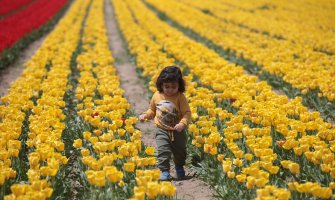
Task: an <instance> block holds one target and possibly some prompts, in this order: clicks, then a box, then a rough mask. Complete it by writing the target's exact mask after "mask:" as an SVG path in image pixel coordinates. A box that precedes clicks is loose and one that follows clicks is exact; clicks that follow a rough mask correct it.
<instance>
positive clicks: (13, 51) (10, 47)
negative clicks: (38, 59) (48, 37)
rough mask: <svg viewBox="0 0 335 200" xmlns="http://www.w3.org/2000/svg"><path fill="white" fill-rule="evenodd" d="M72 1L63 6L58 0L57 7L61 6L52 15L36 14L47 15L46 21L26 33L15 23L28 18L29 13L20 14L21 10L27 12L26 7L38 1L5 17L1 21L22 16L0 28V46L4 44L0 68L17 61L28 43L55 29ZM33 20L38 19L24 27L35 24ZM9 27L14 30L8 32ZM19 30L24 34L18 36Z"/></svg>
mask: <svg viewBox="0 0 335 200" xmlns="http://www.w3.org/2000/svg"><path fill="white" fill-rule="evenodd" d="M70 2H71V1H65V3H64V2H63V4H62V5H61V6H60V5H59V3H60V2H57V5H58V6H57V7H59V8H58V10H57V11H56V12H54V13H53V14H52V15H50V17H46V16H45V15H46V14H45V13H44V14H43V16H35V17H37V18H38V17H41V18H43V17H44V18H45V17H46V19H45V22H43V23H42V24H40V25H39V26H37V27H34V28H33V29H30V31H28V32H26V33H23V31H22V30H23V29H21V27H17V26H16V25H15V24H16V23H17V22H18V21H22V19H26V18H27V17H28V16H26V14H27V15H28V14H29V13H26V14H23V16H22V14H20V13H21V12H19V11H22V12H26V11H25V10H26V9H28V8H29V7H31V6H34V5H35V4H36V3H38V1H34V2H31V4H29V6H27V7H24V8H25V9H23V8H22V10H21V9H20V10H18V11H17V12H15V13H13V14H12V15H10V16H7V17H6V18H5V19H3V20H1V21H0V23H3V21H4V22H6V21H8V20H9V21H11V20H10V19H12V18H13V16H14V18H15V16H17V15H19V16H17V18H20V20H16V21H15V22H13V23H9V24H8V23H6V24H5V25H4V27H5V28H3V29H1V30H0V40H1V41H2V42H1V45H0V46H2V47H1V49H2V50H1V51H0V69H1V70H3V69H5V68H7V67H9V66H10V65H11V64H13V63H15V61H16V60H17V59H18V58H19V55H20V54H21V53H22V51H23V50H24V49H25V48H27V47H28V45H29V44H30V43H32V42H33V41H35V40H37V39H39V38H41V37H42V36H43V35H44V34H46V33H49V32H50V31H51V30H52V29H53V27H54V26H55V25H56V23H57V22H58V21H59V20H60V18H61V17H62V16H63V14H64V13H65V11H66V10H67V8H68V7H69V6H70V4H71V3H70ZM49 3H50V2H49ZM51 3H52V2H51ZM32 4H33V5H32ZM38 4H41V3H38ZM46 5H48V4H45V6H46ZM45 6H44V7H45ZM35 7H36V6H35ZM33 10H34V11H36V10H37V8H34V9H33ZM51 10H53V9H51ZM41 12H42V11H41ZM42 13H43V12H42ZM30 14H31V15H35V14H36V13H35V14H34V12H30ZM20 15H21V16H20ZM37 18H36V19H37ZM33 21H36V20H33V19H31V22H30V23H25V24H26V25H24V27H26V26H27V25H28V24H30V25H31V24H34V22H33ZM37 21H39V20H37ZM8 27H9V28H8ZM13 27H16V29H15V30H14V29H13ZM7 29H8V30H9V29H11V30H12V32H10V33H8V31H6V30H7ZM26 30H28V29H26ZM19 32H21V33H23V35H22V34H21V36H20V37H18V34H17V33H19ZM14 33H15V34H14ZM14 35H17V36H15V38H17V39H14V37H12V36H14ZM8 38H9V40H11V42H12V43H11V44H10V43H9V40H8ZM13 42H14V43H13Z"/></svg>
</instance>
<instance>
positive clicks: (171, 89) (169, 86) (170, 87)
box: [162, 82, 179, 96]
mask: <svg viewBox="0 0 335 200" xmlns="http://www.w3.org/2000/svg"><path fill="white" fill-rule="evenodd" d="M162 88H163V92H164V94H165V95H167V96H173V95H175V94H177V93H178V89H179V84H178V82H172V83H163V85H162Z"/></svg>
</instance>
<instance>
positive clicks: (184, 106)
mask: <svg viewBox="0 0 335 200" xmlns="http://www.w3.org/2000/svg"><path fill="white" fill-rule="evenodd" d="M180 112H181V114H182V116H183V117H182V119H181V120H180V122H179V123H178V124H177V125H176V126H175V127H174V128H175V130H176V131H178V132H181V131H182V130H183V129H185V128H186V127H187V125H188V124H189V123H190V121H191V109H190V106H189V104H188V102H187V99H186V97H185V95H184V94H182V95H181V99H180Z"/></svg>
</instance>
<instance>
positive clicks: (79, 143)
mask: <svg viewBox="0 0 335 200" xmlns="http://www.w3.org/2000/svg"><path fill="white" fill-rule="evenodd" d="M82 145H83V143H82V140H81V139H76V140H74V142H73V147H74V148H80V147H82Z"/></svg>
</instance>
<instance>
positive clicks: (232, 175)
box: [227, 171, 235, 178]
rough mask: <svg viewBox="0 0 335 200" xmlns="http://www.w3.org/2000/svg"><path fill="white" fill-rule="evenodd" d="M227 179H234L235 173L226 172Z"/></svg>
mask: <svg viewBox="0 0 335 200" xmlns="http://www.w3.org/2000/svg"><path fill="white" fill-rule="evenodd" d="M227 175H228V178H234V177H235V172H233V171H229V172H227Z"/></svg>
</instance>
